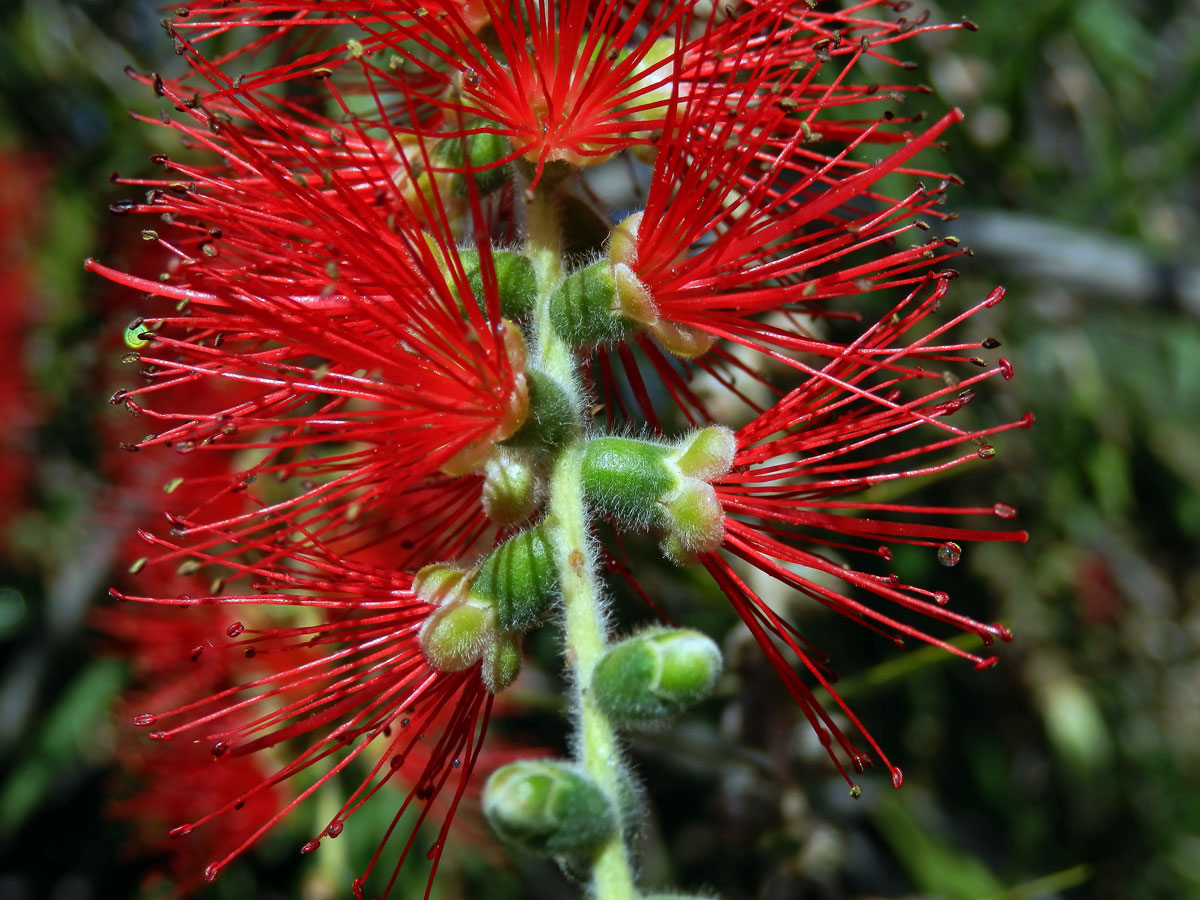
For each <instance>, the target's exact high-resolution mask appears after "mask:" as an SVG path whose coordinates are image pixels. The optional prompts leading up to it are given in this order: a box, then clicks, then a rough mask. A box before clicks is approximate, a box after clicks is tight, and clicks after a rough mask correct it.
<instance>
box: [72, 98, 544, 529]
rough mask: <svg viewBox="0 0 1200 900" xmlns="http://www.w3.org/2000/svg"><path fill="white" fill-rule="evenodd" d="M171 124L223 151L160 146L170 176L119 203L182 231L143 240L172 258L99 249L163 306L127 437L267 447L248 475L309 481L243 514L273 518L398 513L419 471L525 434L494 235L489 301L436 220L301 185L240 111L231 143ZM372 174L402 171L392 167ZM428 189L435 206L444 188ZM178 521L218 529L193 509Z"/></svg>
mask: <svg viewBox="0 0 1200 900" xmlns="http://www.w3.org/2000/svg"><path fill="white" fill-rule="evenodd" d="M259 111H260V112H261V113H262V115H263V118H262V119H261V120H260V121H267V122H272V123H274V120H273V119H271V118H270V114H269V113H268V112H267V111H266V110H265V109H260V110H259ZM196 115H197V116H198V117H200V118H202V119H204V118H205V117H206V116H207V115H208V114H207V113H203V112H197V113H196ZM206 121H211V120H206ZM278 124H280V127H281V128H285V127H286V123H278ZM177 127H178V128H179V129H180V130H181V131H182V132H183V133H184V134H185V135H186V136H187V137H188V138H190V139H192V140H195V141H196V142H199V143H203V144H205V145H206V146H208V147H209V148H210V149H212V150H215V151H216V152H218V153H220V154H221V155H222V157H223V159H224V161H223V163H222V164H221V165H219V166H216V167H204V166H187V165H183V164H180V163H174V162H170V161H167V160H163V162H164V164H165V165H167V166H168V167H169V168H170V169H171V170H172V174H173V177H171V178H169V179H164V180H154V181H137V182H130V183H136V184H139V185H147V186H149V187H150V189H151V190H150V199H149V200H148V202H146V203H144V204H126V205H122V206H121V207H120V209H119V210H118V211H119V212H145V213H157V214H163V215H165V216H167V217H168V218H169V219H171V220H172V221H173V223H174V225H173V227H172V231H171V232H170V237H167V236H164V235H163V234H160V230H161V229H155V230H147V231H146V232H145V233H144V236H145V237H147V238H148V239H150V240H154V241H157V242H159V243H160V244H161V245H162V246H163V247H164V248H166V249H167V250H168V251H170V252H171V253H172V254H173V255H174V257H175V259H174V263H173V264H172V265H170V266H168V268H167V271H165V272H163V273H162V275H161V276H160V279H159V280H158V281H150V280H148V279H144V278H141V277H136V276H133V275H128V274H125V273H122V272H117V271H114V270H112V269H109V268H107V267H105V266H103V265H101V264H100V263H98V262H95V261H93V260H89V261H88V268H89V269H91V270H93V271H96V272H99V273H100V274H102V275H104V276H105V277H107V278H110V279H112V280H113V281H115V282H116V283H118V284H121V285H126V286H129V287H135V288H139V289H142V290H144V291H146V292H147V293H148V294H150V295H152V296H153V297H155V298H158V302H159V303H160V304H162V305H164V306H167V307H168V309H167V310H166V311H163V312H160V313H156V314H148V315H146V316H145V317H144V318H143V319H141V320H140V322H139V323H136V325H135V327H133V328H132V332H133V333H132V335H131V339H132V341H133V345H134V346H137V347H139V348H140V352H138V353H137V355H136V357H133V358H134V359H135V360H136V361H137V362H140V363H141V364H142V366H143V369H142V373H143V374H144V375H145V376H146V379H147V384H146V385H145V386H143V387H140V388H135V389H131V390H126V391H121V392H118V395H117V396H116V397H115V398H114V400H115V401H118V402H124V403H125V405H126V406H128V407H129V408H130V409H131V410H133V411H134V412H137V413H139V414H141V415H142V417H143V421H144V422H148V423H153V424H155V425H157V426H159V430H158V432H157V433H155V434H152V435H150V436H148V437H146V438H144V439H143V440H142V441H140V442H138V443H137V444H136V445H134V446H133V447H131V448H130V449H139V448H148V447H153V446H156V445H165V446H171V447H174V449H175V450H176V451H178V452H184V453H187V452H191V451H193V450H195V451H197V452H214V451H217V450H225V451H227V452H230V453H234V454H242V455H244V454H247V453H252V452H257V453H259V454H260V456H261V459H260V461H258V462H257V463H256V464H255V465H253V466H251V467H250V468H249V469H247V472H246V476H245V477H257V476H259V475H273V476H277V477H278V478H280V479H284V478H295V479H297V480H310V481H311V482H312V484H310V485H309V486H308V487H307V488H306V489H305V490H303V491H302V492H300V493H298V494H297V495H296V496H293V497H291V498H289V499H287V500H284V501H281V502H280V503H279V504H276V505H268V506H266V507H265V508H263V507H261V506H260V507H259V508H258V509H257V510H255V511H253V512H252V513H247V514H246V515H245V517H244V518H243V519H241V520H239V521H241V522H242V524H243V525H245V527H247V528H249V527H251V525H252V524H255V523H257V524H258V525H265V526H272V523H275V522H277V521H279V520H280V517H295V516H297V515H300V518H299V519H297V521H309V522H310V525H311V524H312V523H311V520H309V519H306V518H304V515H303V514H308V515H311V516H319V517H323V518H324V520H325V521H326V522H335V521H343V522H344V521H345V520H348V519H354V518H357V516H358V515H359V514H360V513H361V512H362V511H364V510H370V509H371V508H372V507H373V506H374V505H376V504H382V505H383V506H384V507H385V513H394V512H396V511H397V510H398V507H397V506H396V504H395V502H394V501H395V500H396V499H397V498H398V497H399V496H400V495H402V494H404V493H405V492H406V491H409V490H410V489H411V487H412V486H413V485H414V484H416V483H418V482H420V481H421V480H422V479H424V478H435V479H436V477H437V474H436V473H437V472H438V471H439V469H442V470H446V471H462V470H463V469H464V468H466V469H469V468H470V466H471V465H473V462H474V460H475V459H477V458H478V456H479V455H481V453H482V452H484V451H486V449H487V448H488V447H489V446H490V445H491V443H492V442H493V441H495V440H499V439H502V438H504V437H507V436H509V435H511V434H513V433H514V432H515V431H517V430H518V428H519V427H520V425H521V424H522V422H523V421H524V419H525V417H526V414H527V403H528V390H527V387H526V380H525V374H524V365H525V346H524V341H523V339H522V337H521V335H520V332H519V331H518V330H517V329H515V328H513V327H511V326H510V325H508V324H506V322H505V320H504V319H503V318H502V315H501V310H500V305H499V300H498V298H497V293H496V291H497V286H496V280H495V278H496V276H495V273H494V268H493V266H492V259H491V255H490V253H489V250H488V247H487V245H486V242H485V243H484V244H483V245H481V251H480V253H479V254H478V256H479V260H478V263H476V264H475V271H477V272H479V273H480V274H479V275H477V276H476V277H478V278H480V279H481V291H482V295H483V296H482V299H481V300H480V302H479V304H478V305H476V304H475V303H470V302H468V303H463V301H462V299H461V298H463V297H470V296H472V293H473V289H472V287H471V284H470V283H469V281H468V275H467V272H466V270H465V268H464V265H465V264H464V259H463V257H462V255H461V254H460V252H459V250H458V248H457V246H456V244H455V243H454V241H453V239H452V238H451V237H450V227H449V224H448V223H447V222H446V221H445V219H444V217H443V218H442V228H441V230H440V231H438V232H437V234H436V236H433V235H430V234H429V232H423V231H422V230H421V229H420V227H419V226H418V224H417V218H416V217H415V216H413V215H409V216H406V217H402V218H396V217H395V216H394V215H393V214H392V213H391V212H387V213H385V212H383V211H381V210H379V209H377V208H374V207H372V206H370V205H368V204H367V203H365V202H363V201H362V199H361V198H360V197H359V196H358V195H357V193H356V191H355V189H354V187H353V186H351V185H347V184H345V183H343V182H342V181H341V179H340V178H338V176H336V175H332V176H331V178H330V184H329V185H325V184H312V183H309V182H307V181H306V180H305V179H303V178H302V177H301V176H300V175H299V173H298V172H296V171H294V170H287V169H285V168H284V167H283V165H282V164H281V163H279V162H278V161H277V160H274V159H272V158H270V157H269V156H268V155H266V154H265V153H264V152H263V151H262V149H261V148H260V147H259V146H258V144H257V143H256V141H255V140H253V139H252V138H251V137H248V136H247V135H245V134H243V133H242V132H241V131H239V130H238V129H237V128H235V127H233V126H228V127H225V128H223V129H222V134H221V138H220V139H218V138H216V137H214V136H212V135H211V134H208V132H207V131H205V130H204V129H201V128H198V127H188V126H185V125H182V124H181V125H178V126H177ZM292 140H297V139H295V138H293V139H292ZM301 147H302V144H300V143H296V144H295V148H296V150H297V152H301V150H300V148H301ZM380 178H381V180H382V181H384V182H387V183H388V184H391V177H390V174H389V173H387V172H381V173H380ZM397 202H398V203H399V204H400V205H401V208H402V209H403V208H405V207H404V206H403V199H402V198H397ZM432 203H433V208H432V209H429V208H427V209H426V211H427V212H430V213H432V214H433V215H434V216H435V217H436V216H437V209H438V195H437V193H436V189H435V191H434V194H433V196H432ZM409 212H411V210H409ZM476 212H477V213H479V214H480V215H481V213H480V211H479V210H478V209H477V210H476ZM422 219H423V220H424V219H428V216H423V217H422ZM202 384H204V385H207V387H206V388H205V389H200V386H201V385H202ZM214 385H216V386H217V387H216V388H214V387H213V386H214ZM222 396H223V397H224V399H222ZM240 487H244V481H243V483H241V485H240ZM238 489H239V484H237V483H233V484H230V483H228V482H227V483H226V484H225V485H224V490H225V491H226V492H227V491H229V490H238ZM176 524H177V525H179V526H181V527H183V528H184V529H186V530H192V531H197V530H201V529H203V528H205V527H208V526H207V525H206V524H205V523H204V518H203V515H200V514H197V515H195V516H187V517H185V518H183V519H181V520H180V521H179V522H177V523H176ZM231 524H232V522H230V521H223V522H222V525H223V526H229V525H231ZM213 527H216V526H213ZM256 527H257V526H256ZM272 527H273V526H272ZM312 527H318V526H315V525H312Z"/></svg>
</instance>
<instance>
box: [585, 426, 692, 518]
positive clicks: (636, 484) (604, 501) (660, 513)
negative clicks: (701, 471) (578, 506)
mask: <svg viewBox="0 0 1200 900" xmlns="http://www.w3.org/2000/svg"><path fill="white" fill-rule="evenodd" d="M672 452H673V451H672V448H670V447H668V446H666V445H663V444H656V443H653V442H651V441H635V440H632V439H630V438H620V437H603V438H596V439H595V440H591V441H588V444H587V448H586V449H585V450H584V456H583V465H582V468H581V480H582V482H583V495H584V497H585V498H586V499H587V501H588V503H590V504H591V505H592V506H593V507H594V508H596V509H598V510H600V511H601V512H603V513H605V514H606V515H609V516H612V517H613V518H615V519H617V520H618V521H619V522H621V523H623V524H625V525H628V526H630V527H633V528H649V527H662V526H663V525H665V524H666V523H667V520H666V518H665V510H664V509H663V507H662V505H661V503H660V500H661V498H663V497H664V496H666V495H667V494H669V493H670V492H671V491H673V490H674V489H675V488H676V486H677V484H678V481H679V478H678V475H677V474H676V473H675V472H674V471H672V467H671V466H670V464H669V462H668V459H669V457H670V455H671V453H672Z"/></svg>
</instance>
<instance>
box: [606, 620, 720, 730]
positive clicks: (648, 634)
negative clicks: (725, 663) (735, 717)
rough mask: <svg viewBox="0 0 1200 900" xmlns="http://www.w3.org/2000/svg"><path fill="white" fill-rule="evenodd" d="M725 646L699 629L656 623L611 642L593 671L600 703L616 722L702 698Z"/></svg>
mask: <svg viewBox="0 0 1200 900" xmlns="http://www.w3.org/2000/svg"><path fill="white" fill-rule="evenodd" d="M720 674H721V651H720V650H719V649H718V648H717V645H716V644H715V643H713V641H712V640H711V639H709V638H708V637H706V636H705V635H703V634H701V633H700V632H698V631H691V630H689V629H682V628H651V629H648V630H646V631H643V632H642V633H641V634H638V635H635V636H633V637H631V638H629V639H627V640H624V641H622V642H621V643H619V644H617V645H616V646H614V647H611V648H609V650H607V651H606V652H605V654H604V655H603V656H602V657H601V658H600V661H599V662H598V663H597V664H596V668H595V669H594V670H593V671H592V681H591V692H592V696H594V697H595V699H596V703H597V704H598V705H599V706H600V708H601V709H602V710H604V712H605V713H606V714H607V715H608V716H609V717H610V718H612V719H613V720H614V721H617V722H626V723H633V722H654V721H658V720H661V719H663V718H666V717H668V716H672V715H674V714H676V713H678V712H681V711H682V710H684V709H686V708H687V707H689V706H691V705H692V704H694V703H697V702H698V701H700V700H703V699H704V698H705V697H707V696H708V694H709V692H710V691H711V690H712V688H713V685H714V684H716V682H717V678H718V677H719V676H720Z"/></svg>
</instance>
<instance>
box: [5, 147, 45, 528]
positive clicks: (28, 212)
mask: <svg viewBox="0 0 1200 900" xmlns="http://www.w3.org/2000/svg"><path fill="white" fill-rule="evenodd" d="M42 173H43V165H42V163H41V161H40V160H38V159H37V158H36V157H34V156H32V155H29V154H24V153H18V152H17V151H14V150H12V149H8V148H4V147H0V279H3V281H2V283H3V284H4V286H5V289H4V299H3V308H2V309H0V352H3V353H4V356H5V358H6V359H7V360H8V363H7V364H6V365H5V366H4V367H2V368H0V421H3V422H4V428H3V429H0V471H2V472H4V485H3V487H2V488H0V542H3V541H4V535H5V533H6V532H7V530H8V524H9V520H10V519H11V518H12V516H13V515H15V514H16V513H17V512H18V511H19V510H20V509H21V508H22V507H23V506H24V504H25V502H26V498H25V495H24V491H25V490H26V488H27V485H28V477H27V473H28V472H29V470H30V462H31V459H32V455H31V451H32V448H31V447H30V446H29V443H30V441H31V439H32V430H33V426H34V424H35V423H36V417H35V414H34V413H33V412H32V410H34V409H36V408H37V403H36V402H35V401H34V398H33V397H32V396H31V394H32V389H31V387H30V384H29V370H28V369H27V367H26V365H25V359H24V357H25V353H24V349H23V348H24V346H25V338H26V336H27V332H28V330H29V326H30V323H31V322H32V320H33V310H34V308H35V307H36V303H35V302H34V294H33V290H34V288H33V272H32V262H33V260H32V258H31V257H32V249H33V247H32V244H33V242H34V240H35V239H36V235H37V232H38V230H39V228H40V218H39V216H38V214H37V210H39V209H40V208H41V204H40V203H39V201H38V194H39V192H40V190H41V183H42V177H43V174H42Z"/></svg>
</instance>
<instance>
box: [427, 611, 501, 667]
mask: <svg viewBox="0 0 1200 900" xmlns="http://www.w3.org/2000/svg"><path fill="white" fill-rule="evenodd" d="M495 631H496V610H495V608H494V607H493V606H492V604H491V603H488V602H486V601H478V600H463V601H459V602H452V603H447V604H446V605H444V606H440V607H438V608H437V609H435V610H434V611H433V612H432V613H431V614H430V616H429V618H428V619H426V620H425V624H424V625H423V626H421V634H420V642H421V650H422V651H424V653H425V658H426V659H428V660H429V662H430V663H431V664H432V665H433V666H434V668H436V669H437V670H438V671H441V672H461V671H463V669H468V668H470V667H471V666H473V665H474V664H475V663H477V662H478V661H479V659H480V657H482V656H483V654H484V651H485V650H486V649H487V647H488V645H489V644H491V643H494V641H495Z"/></svg>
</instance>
